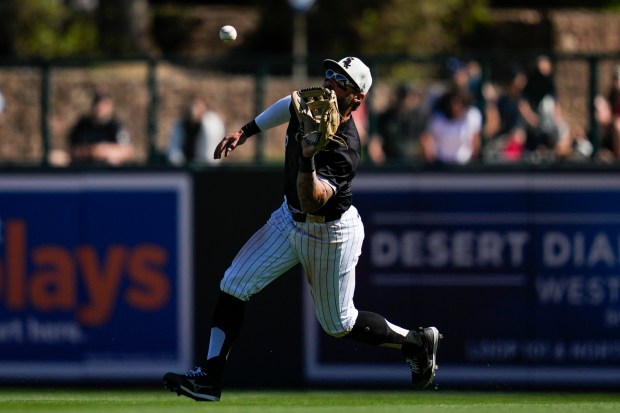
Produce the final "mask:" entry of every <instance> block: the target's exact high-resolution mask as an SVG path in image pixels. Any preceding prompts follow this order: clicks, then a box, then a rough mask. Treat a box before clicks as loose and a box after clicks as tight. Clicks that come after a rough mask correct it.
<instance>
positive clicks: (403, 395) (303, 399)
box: [0, 389, 620, 413]
mask: <svg viewBox="0 0 620 413" xmlns="http://www.w3.org/2000/svg"><path fill="white" fill-rule="evenodd" d="M204 411H217V412H227V413H232V412H239V413H266V412H282V413H285V412H286V413H295V412H342V413H345V412H364V413H393V412H415V413H437V412H471V413H474V412H475V413H485V412H489V413H491V412H493V413H497V412H527V413H537V412H541V413H543V412H544V413H554V412H558V413H560V412H561V413H572V412H575V413H577V412H579V413H584V412H620V394H617V393H521V392H518V393H511V392H497V393H485V392H453V391H433V390H431V391H423V392H415V391H410V392H409V391H376V392H375V391H371V390H364V391H290V392H275V391H234V390H230V391H227V392H226V393H225V394H224V395H223V399H222V401H221V402H218V403H204V402H201V403H198V402H195V401H193V400H189V399H187V398H184V397H177V396H176V394H173V393H170V392H167V391H165V390H161V391H159V390H118V391H115V390H109V389H106V390H69V389H44V390H34V389H0V412H7V413H9V412H10V413H21V412H58V413H60V412H62V413H70V412H105V413H117V412H118V413H134V412H144V413H158V412H162V413H163V412H166V413H193V412H204Z"/></svg>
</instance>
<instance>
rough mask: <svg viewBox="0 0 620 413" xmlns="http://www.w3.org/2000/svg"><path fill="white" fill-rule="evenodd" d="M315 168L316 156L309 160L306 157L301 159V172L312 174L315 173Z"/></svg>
mask: <svg viewBox="0 0 620 413" xmlns="http://www.w3.org/2000/svg"><path fill="white" fill-rule="evenodd" d="M315 169H316V168H315V166H314V156H313V157H312V158H308V157H306V156H300V157H299V172H303V173H305V174H311V173H312V172H314V171H315Z"/></svg>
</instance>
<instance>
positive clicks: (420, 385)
mask: <svg viewBox="0 0 620 413" xmlns="http://www.w3.org/2000/svg"><path fill="white" fill-rule="evenodd" d="M415 333H416V332H414V331H410V332H409V334H415ZM417 334H419V335H420V336H421V337H422V341H423V344H422V345H423V347H424V348H423V349H422V350H421V351H420V350H419V347H418V348H417V353H415V354H414V353H413V351H414V350H413V348H411V347H413V346H403V354H404V355H405V359H406V361H407V364H409V367H411V381H412V382H413V386H414V387H415V388H417V389H424V388H426V387H428V386H429V385H430V384H431V383H432V382H433V379H434V378H435V374H436V373H437V369H438V368H439V366H437V347H439V340H440V339H442V338H443V336H442V335H441V334H439V330H437V328H435V327H427V328H422V327H420V328H419V329H418V331H417Z"/></svg>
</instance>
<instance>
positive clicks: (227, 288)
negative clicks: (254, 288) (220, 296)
mask: <svg viewBox="0 0 620 413" xmlns="http://www.w3.org/2000/svg"><path fill="white" fill-rule="evenodd" d="M225 281H226V280H225V279H224V280H222V282H221V283H220V290H221V291H222V292H225V293H226V294H228V295H232V296H233V297H235V298H238V299H240V300H241V301H248V300H249V299H250V294H248V293H247V292H245V291H243V290H240V289H239V288H233V283H229V282H225Z"/></svg>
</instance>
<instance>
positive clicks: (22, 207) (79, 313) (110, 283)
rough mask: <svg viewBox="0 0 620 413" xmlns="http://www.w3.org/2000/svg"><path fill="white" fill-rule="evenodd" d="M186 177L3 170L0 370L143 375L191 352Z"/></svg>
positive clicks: (39, 374) (8, 374) (180, 361)
mask: <svg viewBox="0 0 620 413" xmlns="http://www.w3.org/2000/svg"><path fill="white" fill-rule="evenodd" d="M191 196H192V195H191V179H190V177H189V176H188V175H185V174H181V173H166V174H163V173H157V174H150V175H147V174H133V173H112V174H107V173H101V174H96V173H91V174H84V173H67V174H57V175H56V174H54V175H28V174H20V175H11V174H5V175H2V177H0V378H2V379H11V378H24V379H28V378H36V379H59V380H62V379H89V378H92V379H105V378H119V379H142V378H152V377H161V375H162V374H163V373H164V372H165V371H166V370H167V369H179V368H182V369H186V368H187V367H188V365H189V364H190V363H191V359H192V318H191V312H190V311H191V308H192V307H191V306H192V300H191V294H190V291H191V265H192V257H191V253H192V246H191V243H192V241H191V220H192V215H191V208H192V205H191V204H192V202H191Z"/></svg>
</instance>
